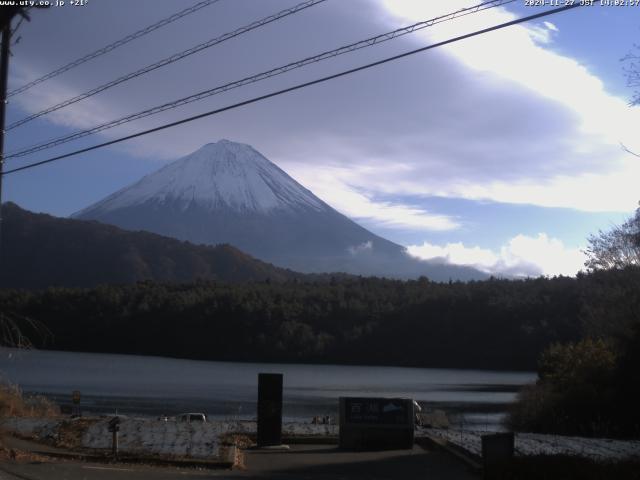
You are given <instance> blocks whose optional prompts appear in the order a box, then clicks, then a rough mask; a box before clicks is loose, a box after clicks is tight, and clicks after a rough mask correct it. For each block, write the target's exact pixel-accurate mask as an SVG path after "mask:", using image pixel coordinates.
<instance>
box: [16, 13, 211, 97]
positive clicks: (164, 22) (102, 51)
mask: <svg viewBox="0 0 640 480" xmlns="http://www.w3.org/2000/svg"><path fill="white" fill-rule="evenodd" d="M219 1H220V0H203V1H202V2H198V3H196V4H195V5H193V6H191V7H189V8H185V9H184V10H180V11H179V12H177V13H174V14H173V15H171V16H169V17H167V18H164V19H162V20H160V21H159V22H156V23H154V24H153V25H149V26H148V27H145V28H143V29H141V30H138V31H137V32H134V33H132V34H130V35H127V36H126V37H124V38H121V39H120V40H117V41H115V42H113V43H110V44H109V45H106V46H104V47H102V48H99V49H98V50H96V51H95V52H91V53H89V54H87V55H85V56H84V57H80V58H78V59H76V60H74V61H72V62H69V63H67V64H66V65H63V66H62V67H60V68H57V69H56V70H54V71H53V72H49V73H47V74H46V75H43V76H42V77H39V78H36V79H35V80H33V81H31V82H29V83H27V84H25V85H23V86H22V87H19V88H16V89H14V90H11V91H10V92H9V93H7V97H11V96H13V95H17V94H19V93H22V92H26V91H27V90H29V89H30V88H32V87H35V86H36V85H38V84H40V83H42V82H44V81H46V80H49V79H51V78H54V77H57V76H58V75H60V74H62V73H64V72H67V71H69V70H71V69H72V68H75V67H77V66H78V65H82V64H83V63H86V62H88V61H89V60H93V59H94V58H97V57H99V56H101V55H104V54H105V53H109V52H110V51H112V50H115V49H116V48H118V47H121V46H122V45H126V44H127V43H129V42H131V41H133V40H135V39H137V38H140V37H142V36H144V35H146V34H148V33H151V32H153V31H154V30H157V29H159V28H162V27H164V26H166V25H169V24H170V23H172V22H175V21H176V20H179V19H180V18H182V17H185V16H187V15H191V14H192V13H195V12H197V11H199V10H201V9H203V8H205V7H208V6H209V5H211V4H213V3H216V2H219Z"/></svg>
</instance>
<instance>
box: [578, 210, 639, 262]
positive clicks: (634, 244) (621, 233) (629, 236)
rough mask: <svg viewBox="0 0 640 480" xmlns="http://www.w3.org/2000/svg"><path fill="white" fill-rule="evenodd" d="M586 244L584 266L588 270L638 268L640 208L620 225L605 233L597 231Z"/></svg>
mask: <svg viewBox="0 0 640 480" xmlns="http://www.w3.org/2000/svg"><path fill="white" fill-rule="evenodd" d="M588 242H589V246H588V247H587V249H586V250H585V253H586V254H587V257H588V259H587V261H586V262H585V266H586V267H587V269H589V270H592V271H593V270H607V269H612V268H625V267H628V266H640V207H639V208H637V209H636V211H635V214H634V215H633V216H632V217H631V218H629V219H628V220H627V221H626V222H624V223H623V224H622V225H616V226H614V227H613V228H612V229H611V230H608V231H606V232H605V231H602V230H599V231H598V233H597V234H595V235H591V236H590V237H589V238H588Z"/></svg>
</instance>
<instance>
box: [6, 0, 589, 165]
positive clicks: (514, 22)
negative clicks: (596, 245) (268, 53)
mask: <svg viewBox="0 0 640 480" xmlns="http://www.w3.org/2000/svg"><path fill="white" fill-rule="evenodd" d="M580 6H582V4H580V3H574V4H573V5H566V6H564V7H559V8H555V9H552V10H546V11H544V12H540V13H536V14H533V15H529V16H526V17H522V18H518V19H516V20H511V21H509V22H504V23H500V24H498V25H494V26H492V27H487V28H483V29H482V30H476V31H474V32H471V33H467V34H464V35H460V36H457V37H454V38H450V39H448V40H444V41H442V42H438V43H434V44H431V45H427V46H426V47H421V48H417V49H415V50H410V51H408V52H405V53H401V54H399V55H394V56H392V57H387V58H384V59H382V60H378V61H376V62H372V63H368V64H366V65H362V66H360V67H355V68H351V69H349V70H344V71H342V72H339V73H335V74H333V75H328V76H326V77H322V78H318V79H316V80H312V81H309V82H304V83H299V84H297V85H294V86H292V87H288V88H285V89H282V90H278V91H275V92H271V93H268V94H265V95H260V96H258V97H254V98H251V99H249V100H244V101H242V102H238V103H235V104H233V105H228V106H226V107H222V108H218V109H215V110H210V111H208V112H205V113H201V114H199V115H194V116H191V117H187V118H183V119H182V120H177V121H175V122H171V123H166V124H164V125H160V126H158V127H155V128H150V129H148V130H144V131H141V132H137V133H134V134H131V135H127V136H124V137H120V138H116V139H114V140H109V141H108V142H104V143H100V144H97V145H92V146H90V147H86V148H81V149H79V150H75V151H73V152H69V153H65V154H63V155H58V156H55V157H52V158H48V159H46V160H41V161H39V162H34V163H30V164H28V165H23V166H22V167H16V168H13V169H11V170H6V171H5V172H4V173H3V174H2V175H3V176H4V175H8V174H11V173H15V172H19V171H23V170H28V169H31V168H35V167H38V166H41V165H45V164H48V163H52V162H56V161H59V160H62V159H65V158H69V157H73V156H75V155H79V154H81V153H86V152H90V151H93V150H97V149H100V148H104V147H107V146H110V145H114V144H117V143H121V142H124V141H126V140H131V139H134V138H138V137H142V136H144V135H149V134H151V133H155V132H159V131H161V130H165V129H167V128H172V127H176V126H178V125H183V124H185V123H189V122H193V121H195V120H199V119H201V118H205V117H210V116H212V115H217V114H220V113H222V112H226V111H228V110H233V109H235V108H239V107H243V106H245V105H250V104H252V103H257V102H260V101H262V100H266V99H268V98H272V97H276V96H279V95H283V94H285V93H289V92H293V91H296V90H300V89H303V88H306V87H310V86H312V85H317V84H319V83H323V82H327V81H329V80H334V79H336V78H340V77H344V76H346V75H350V74H352V73H355V72H360V71H362V70H367V69H369V68H373V67H377V66H379V65H383V64H386V63H389V62H393V61H396V60H399V59H401V58H405V57H408V56H410V55H415V54H417V53H420V52H424V51H427V50H431V49H434V48H437V47H442V46H444V45H449V44H451V43H454V42H458V41H460V40H465V39H467V38H472V37H476V36H478V35H483V34H485V33H489V32H493V31H495V30H500V29H502V28H506V27H510V26H512V25H517V24H519V23H523V22H527V21H530V20H535V19H537V18H542V17H546V16H549V15H554V14H556V13H560V12H564V11H567V10H570V9H573V8H577V7H580Z"/></svg>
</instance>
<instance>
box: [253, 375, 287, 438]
mask: <svg viewBox="0 0 640 480" xmlns="http://www.w3.org/2000/svg"><path fill="white" fill-rule="evenodd" d="M280 444H282V374H281V373H260V374H258V446H259V447H266V446H272V445H280Z"/></svg>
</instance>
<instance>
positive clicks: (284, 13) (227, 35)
mask: <svg viewBox="0 0 640 480" xmlns="http://www.w3.org/2000/svg"><path fill="white" fill-rule="evenodd" d="M324 1H326V0H306V1H305V2H302V3H299V4H298V5H295V6H293V7H291V8H287V9H285V10H282V11H280V12H278V13H275V14H273V15H269V16H268V17H265V18H262V19H260V20H256V21H255V22H252V23H250V24H249V25H246V26H244V27H241V28H238V29H236V30H234V31H232V32H228V33H225V34H224V35H221V36H219V37H216V38H213V39H211V40H208V41H206V42H204V43H200V44H198V45H196V46H195V47H191V48H189V49H187V50H184V51H182V52H180V53H176V54H174V55H171V56H170V57H167V58H164V59H162V60H160V61H158V62H156V63H152V64H151V65H147V66H146V67H144V68H141V69H139V70H136V71H135V72H131V73H128V74H126V75H123V76H122V77H119V78H116V79H115V80H112V81H110V82H107V83H105V84H103V85H100V86H98V87H95V88H92V89H91V90H89V91H88V92H85V93H82V94H80V95H77V96H75V97H73V98H69V99H67V100H65V101H64V102H61V103H58V104H56V105H53V106H51V107H49V108H45V109H44V110H41V111H40V112H37V113H34V114H32V115H29V116H27V117H25V118H23V119H21V120H18V121H16V122H13V123H12V124H10V125H8V126H7V128H6V130H7V131H8V130H12V129H14V128H16V127H19V126H20V125H24V124H25V123H28V122H30V121H32V120H35V119H36V118H38V117H41V116H43V115H47V114H48V113H51V112H55V111H56V110H60V109H61V108H64V107H68V106H69V105H73V104H74V103H77V102H79V101H81V100H84V99H86V98H89V97H92V96H94V95H96V94H98V93H100V92H104V91H105V90H108V89H110V88H112V87H115V86H116V85H119V84H121V83H124V82H126V81H129V80H132V79H134V78H136V77H139V76H141V75H144V74H146V73H149V72H152V71H153V70H157V69H158V68H161V67H164V66H167V65H170V64H172V63H174V62H177V61H179V60H182V59H183V58H185V57H188V56H190V55H193V54H195V53H198V52H201V51H202V50H205V49H207V48H210V47H213V46H214V45H218V44H220V43H222V42H225V41H227V40H230V39H232V38H235V37H238V36H240V35H243V34H245V33H247V32H250V31H251V30H255V29H256V28H260V27H262V26H264V25H267V24H269V23H272V22H275V21H277V20H280V19H282V18H284V17H288V16H289V15H293V14H295V13H298V12H300V11H301V10H305V9H307V8H309V7H313V6H314V5H317V4H318V3H322V2H324Z"/></svg>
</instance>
